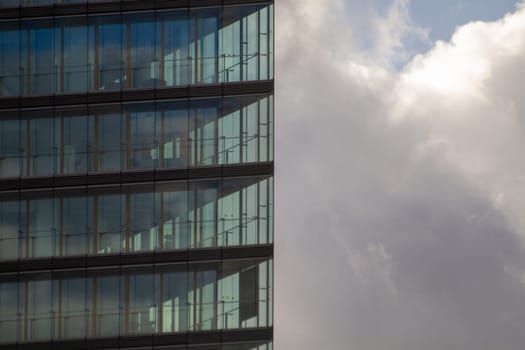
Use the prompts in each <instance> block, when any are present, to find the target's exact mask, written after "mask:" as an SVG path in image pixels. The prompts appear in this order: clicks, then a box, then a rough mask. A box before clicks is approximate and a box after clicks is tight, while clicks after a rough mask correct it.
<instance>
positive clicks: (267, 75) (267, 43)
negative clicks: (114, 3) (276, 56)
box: [0, 5, 273, 96]
mask: <svg viewBox="0 0 525 350" xmlns="http://www.w3.org/2000/svg"><path fill="white" fill-rule="evenodd" d="M272 11H273V5H245V6H225V7H224V8H208V9H194V10H190V11H188V10H180V11H165V12H163V11H157V12H144V13H133V14H124V15H120V14H119V15H97V16H87V17H86V16H82V17H67V18H55V19H31V20H22V21H3V22H0V96H19V95H22V96H24V95H41V94H55V93H58V94H59V93H71V92H86V91H106V90H120V89H131V88H155V87H156V88H160V87H172V86H184V85H188V84H209V83H222V82H235V81H248V80H265V79H272V78H273V58H272V57H273V52H272V51H273V47H272V43H273V32H272V31H273V23H272V21H273V13H272Z"/></svg>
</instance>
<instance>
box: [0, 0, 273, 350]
mask: <svg viewBox="0 0 525 350" xmlns="http://www.w3.org/2000/svg"><path fill="white" fill-rule="evenodd" d="M152 2H153V5H152V4H151V3H147V2H144V1H142V0H122V1H121V2H119V1H117V0H115V1H113V0H111V1H110V0H93V1H91V0H0V7H1V8H2V10H3V11H4V10H5V12H3V15H2V16H0V349H7V348H9V349H11V348H17V349H18V350H30V349H35V348H41V347H44V348H55V347H56V348H64V349H65V348H68V349H69V348H71V349H84V348H89V349H91V350H97V349H99V350H116V349H117V348H118V349H129V350H131V349H133V350H154V349H158V350H161V349H163V350H170V349H172V350H175V349H177V350H183V349H184V350H272V349H273V343H272V339H273V241H274V232H273V222H274V220H273V215H274V213H273V208H274V202H273V196H274V194H273V191H274V185H273V183H274V182H273V159H274V157H273V154H274V149H273V144H274V113H273V111H274V97H273V71H274V67H273V65H274V63H273V42H274V37H273V27H274V23H273V17H274V14H273V1H268V2H263V1H256V2H251V3H250V4H248V3H247V2H246V1H241V0H239V1H236V0H235V1H231V2H229V3H230V5H220V4H221V3H223V2H222V1H216V4H215V5H210V4H211V3H212V2H209V1H208V2H206V1H205V2H200V1H189V2H188V3H189V5H188V6H187V7H185V8H180V7H181V3H180V2H177V1H172V2H171V3H170V2H169V1H167V0H155V1H154V0H152ZM82 3H84V4H86V3H93V4H96V5H94V6H91V5H89V6H68V5H66V4H82ZM102 3H104V5H103V6H102ZM157 4H159V5H160V6H157ZM172 4H173V6H172ZM9 7H11V9H9ZM15 7H21V8H20V9H15ZM144 7H148V8H150V9H149V10H139V8H144ZM175 7H176V8H175ZM151 8H155V10H152V9H151ZM73 12H74V14H71V13H73ZM81 12H85V13H81ZM10 13H14V14H16V16H17V18H5V17H6V16H7V15H8V14H10ZM66 13H70V14H67V15H66ZM257 82H259V83H257ZM176 87H180V88H179V89H176Z"/></svg>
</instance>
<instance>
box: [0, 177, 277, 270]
mask: <svg viewBox="0 0 525 350" xmlns="http://www.w3.org/2000/svg"><path fill="white" fill-rule="evenodd" d="M272 187H273V184H272V178H247V179H243V180H241V179H236V180H201V181H191V182H189V183H188V182H174V183H164V184H158V185H157V186H155V188H153V187H149V186H144V185H141V186H138V187H137V186H133V187H131V188H128V189H125V190H124V189H121V188H119V187H110V188H104V191H103V192H100V193H99V190H98V189H94V190H92V191H91V190H89V191H81V192H78V191H75V192H73V193H71V194H69V192H68V191H66V192H64V193H57V194H55V195H53V194H45V195H38V196H37V197H35V198H32V195H30V194H27V195H24V198H18V197H16V198H17V199H14V198H13V195H12V194H6V195H4V196H5V197H6V198H5V199H2V198H0V219H1V220H0V252H1V253H2V254H0V259H1V260H14V259H18V258H37V257H51V256H78V255H96V254H115V253H120V252H123V251H124V252H151V251H154V250H177V249H188V248H190V249H195V248H206V247H221V246H244V245H256V244H268V243H271V242H272V239H273V233H272V215H273V209H272V208H273V203H272V200H273V199H272V193H273V189H272Z"/></svg>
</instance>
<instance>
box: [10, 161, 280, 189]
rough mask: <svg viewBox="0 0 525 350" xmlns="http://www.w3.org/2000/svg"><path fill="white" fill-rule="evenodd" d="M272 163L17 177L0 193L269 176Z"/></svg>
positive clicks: (271, 173)
mask: <svg viewBox="0 0 525 350" xmlns="http://www.w3.org/2000/svg"><path fill="white" fill-rule="evenodd" d="M273 167H274V165H273V162H265V163H248V164H236V165H221V166H206V167H196V168H184V169H152V170H142V171H123V172H120V173H105V174H85V175H60V176H44V177H37V176H35V177H20V178H12V179H5V180H0V193H1V192H19V191H30V190H40V189H58V188H66V187H67V188H71V187H86V186H93V187H95V186H98V185H111V184H129V183H147V182H158V181H178V180H182V181H184V180H193V179H212V178H227V177H240V176H265V175H273Z"/></svg>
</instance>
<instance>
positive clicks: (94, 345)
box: [0, 327, 273, 350]
mask: <svg viewBox="0 0 525 350" xmlns="http://www.w3.org/2000/svg"><path fill="white" fill-rule="evenodd" d="M272 340H273V327H266V328H250V329H241V330H222V331H221V330H217V331H200V332H199V331H197V332H187V333H177V334H158V335H144V336H124V337H115V338H92V339H89V338H88V339H81V340H66V341H52V342H45V343H20V344H8V345H0V350H51V349H52V350H88V349H90V350H95V349H109V348H112V349H115V348H121V349H125V348H128V347H129V348H131V347H138V346H147V347H155V346H167V345H186V344H188V345H207V344H218V343H235V342H246V341H272Z"/></svg>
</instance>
